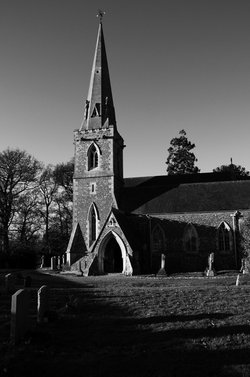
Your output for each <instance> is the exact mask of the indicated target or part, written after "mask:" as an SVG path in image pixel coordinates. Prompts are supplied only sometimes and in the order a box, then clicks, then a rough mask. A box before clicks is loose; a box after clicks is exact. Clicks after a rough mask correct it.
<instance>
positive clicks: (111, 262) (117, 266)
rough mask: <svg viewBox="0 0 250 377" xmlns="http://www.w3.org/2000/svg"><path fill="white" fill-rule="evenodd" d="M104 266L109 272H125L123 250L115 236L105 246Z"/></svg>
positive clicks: (106, 271) (105, 270)
mask: <svg viewBox="0 0 250 377" xmlns="http://www.w3.org/2000/svg"><path fill="white" fill-rule="evenodd" d="M103 267H104V273H107V274H108V273H121V272H123V258H122V252H121V249H120V246H119V244H118V243H117V241H116V239H115V238H114V237H111V238H110V239H109V240H108V242H107V244H106V246H105V250H104V260H103Z"/></svg>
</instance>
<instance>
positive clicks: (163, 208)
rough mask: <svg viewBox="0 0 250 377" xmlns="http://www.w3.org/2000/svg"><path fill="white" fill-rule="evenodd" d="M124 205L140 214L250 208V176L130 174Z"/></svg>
mask: <svg viewBox="0 0 250 377" xmlns="http://www.w3.org/2000/svg"><path fill="white" fill-rule="evenodd" d="M124 183H125V184H124V189H123V192H122V198H121V201H120V209H121V210H123V211H125V212H133V213H137V214H144V213H147V214H150V213H151V214H153V213H154V214H157V213H176V212H206V211H221V210H236V209H249V208H250V179H249V178H245V179H241V180H236V181H232V180H230V177H229V176H228V175H221V174H218V173H203V174H202V173H200V174H194V175H191V174H190V175H188V174H187V175H179V176H155V177H138V178H127V179H125V180H124Z"/></svg>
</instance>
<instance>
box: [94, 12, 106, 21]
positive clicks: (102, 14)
mask: <svg viewBox="0 0 250 377" xmlns="http://www.w3.org/2000/svg"><path fill="white" fill-rule="evenodd" d="M105 13H106V12H105V11H103V10H101V9H98V14H97V15H96V17H98V18H99V19H100V24H101V23H102V19H103V16H104V15H105Z"/></svg>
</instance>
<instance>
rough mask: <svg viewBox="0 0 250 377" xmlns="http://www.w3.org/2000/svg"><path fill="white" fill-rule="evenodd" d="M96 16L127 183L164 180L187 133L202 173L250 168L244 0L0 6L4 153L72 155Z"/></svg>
mask: <svg viewBox="0 0 250 377" xmlns="http://www.w3.org/2000/svg"><path fill="white" fill-rule="evenodd" d="M98 9H102V10H105V12H106V14H105V17H104V19H103V28H104V36H105V43H106V49H107V56H108V61H109V70H110V77H111V85H112V92H113V99H114V105H115V109H116V118H117V126H118V130H119V132H120V134H121V135H122V137H123V138H124V142H125V144H126V148H125V150H124V176H125V177H134V176H152V175H164V174H166V164H165V161H166V159H167V156H168V152H167V149H168V148H169V146H170V141H171V139H172V138H174V137H176V136H178V133H179V131H180V130H182V129H185V131H186V132H187V137H188V139H189V140H190V141H192V142H194V143H195V145H196V147H195V149H194V150H193V152H194V153H195V155H196V157H197V158H198V162H197V166H198V167H199V168H200V169H201V172H209V171H212V170H213V169H214V168H216V167H217V166H220V165H222V164H229V163H230V158H232V159H233V162H234V163H235V164H236V165H242V166H244V167H245V168H246V169H247V170H250V158H249V157H250V156H249V149H250V148H249V144H250V127H249V121H250V48H249V46H250V22H249V20H250V2H249V0H247V1H245V0H237V1H236V0H225V1H224V0H209V1H208V0H171V1H170V0H154V1H150V2H145V1H142V0H133V1H131V2H130V1H124V0H123V1H121V0H99V1H95V0H91V1H87V0H0V151H3V150H4V149H6V148H7V147H10V148H16V147H18V148H19V149H22V150H26V151H27V152H28V153H30V154H31V155H33V156H34V157H36V158H37V159H38V160H40V161H42V162H43V163H44V164H49V163H51V164H57V163H61V162H67V161H68V160H70V159H71V158H72V157H73V155H74V145H73V131H74V130H75V129H77V128H79V127H80V125H81V121H82V118H83V113H84V103H85V100H86V97H87V93H88V86H89V79H90V73H91V67H92V62H93V55H94V49H95V43H96V37H97V30H98V19H97V18H96V14H97V11H98Z"/></svg>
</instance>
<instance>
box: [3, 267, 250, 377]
mask: <svg viewBox="0 0 250 377" xmlns="http://www.w3.org/2000/svg"><path fill="white" fill-rule="evenodd" d="M32 274H33V275H32V278H33V285H35V286H37V287H38V286H41V285H42V284H45V283H46V284H48V285H49V286H50V287H51V295H52V306H53V309H56V310H57V311H58V312H59V318H58V320H56V321H53V322H49V323H47V324H43V325H39V326H37V325H36V326H35V325H34V326H33V329H32V331H31V332H30V334H29V336H28V337H27V339H26V340H25V342H23V343H21V344H20V345H19V346H17V347H15V348H13V347H10V346H9V344H8V343H7V342H6V339H5V341H4V342H2V345H1V354H0V356H1V357H2V360H3V361H2V363H1V369H0V375H4V376H36V377H40V376H52V375H53V376H55V375H56V376H69V375H72V376H83V377H85V376H86V377H101V376H103V377H104V376H105V377H106V376H112V377H113V376H119V377H125V376H126V377H151V376H152V377H160V376H171V377H187V376H190V377H191V376H192V377H193V376H202V377H203V376H204V377H212V376H216V377H217V376H219V377H220V376H244V377H247V376H250V277H248V276H247V277H246V276H245V277H243V276H241V284H240V285H239V286H238V287H236V286H235V281H236V276H237V274H231V275H230V274H221V275H218V276H217V277H215V278H202V277H199V276H198V275H196V276H194V275H188V276H173V277H168V278H155V277H125V276H120V275H108V276H104V277H88V278H86V277H85V278H84V277H71V276H58V275H53V276H51V275H42V274H40V273H32ZM33 294H34V292H33ZM4 297H5V298H6V295H5V296H4V295H2V296H0V298H2V299H3V298H4ZM34 297H35V296H34ZM69 302H70V306H69V305H68V306H67V308H66V307H65V304H66V303H69ZM5 303H6V300H5ZM5 307H6V305H5ZM1 315H2V316H3V315H5V319H6V318H7V317H6V316H7V314H6V313H5V314H4V311H2V312H1ZM1 373H2V374H1Z"/></svg>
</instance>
